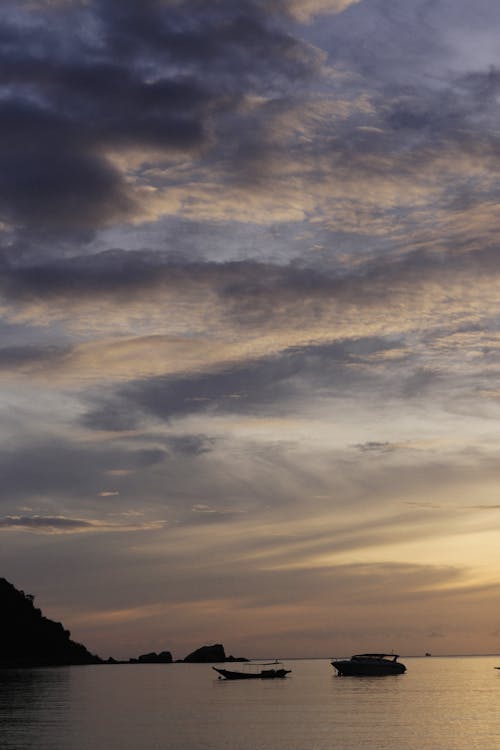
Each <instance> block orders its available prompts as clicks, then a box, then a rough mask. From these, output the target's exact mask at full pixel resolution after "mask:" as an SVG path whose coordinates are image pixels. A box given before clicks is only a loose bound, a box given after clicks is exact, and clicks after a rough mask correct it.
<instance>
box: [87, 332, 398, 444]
mask: <svg viewBox="0 0 500 750" xmlns="http://www.w3.org/2000/svg"><path fill="white" fill-rule="evenodd" d="M390 347H391V344H390V343H388V342H384V341H382V340H377V339H374V340H369V339H367V340H360V341H352V342H340V343H337V344H331V345H328V346H318V345H317V346H310V347H304V348H300V349H289V350H285V351H284V352H282V353H281V354H279V355H274V356H270V357H263V358H260V359H257V360H254V361H247V362H245V363H244V364H242V365H239V366H234V367H232V368H230V369H225V370H217V371H215V372H214V371H210V372H206V373H203V374H197V375H194V376H184V377H178V376H168V377H167V376H165V377H158V378H149V379H144V380H138V381H136V382H131V383H128V384H127V385H125V386H121V387H118V388H117V389H116V391H115V392H114V393H111V394H110V395H109V396H108V397H103V396H102V395H96V396H95V397H93V398H92V399H90V400H91V402H92V400H95V403H96V406H95V407H94V408H92V409H91V410H90V411H89V412H88V413H87V414H86V415H85V417H84V418H83V423H84V424H85V426H87V427H91V428H93V429H114V430H120V429H130V428H131V426H133V425H134V424H138V423H139V422H140V419H141V415H145V414H149V415H152V416H154V417H155V418H160V419H164V420H169V419H171V418H174V417H181V416H186V415H188V414H193V413H208V414H217V413H233V414H238V413H239V414H262V413H266V414H285V413H287V414H290V413H291V411H292V412H294V413H295V412H296V410H297V408H298V406H297V401H296V397H299V403H300V397H301V394H303V393H304V392H310V391H311V389H312V390H313V391H314V392H315V393H316V394H318V395H320V394H321V395H322V396H327V395H328V396H330V397H335V396H339V397H340V396H341V395H342V396H345V395H346V392H347V391H349V390H350V389H351V388H352V387H353V386H354V383H355V382H359V381H360V380H361V379H363V377H364V376H363V374H362V373H360V374H359V375H356V374H354V373H352V371H351V370H349V371H348V372H347V371H346V369H345V367H346V365H348V364H351V363H352V362H354V361H356V359H358V358H360V357H361V356H362V355H363V354H364V355H365V356H367V355H369V354H370V353H373V352H375V351H384V350H385V349H386V348H390ZM195 440H196V442H195V443H194V445H193V443H192V441H193V438H192V437H189V438H188V441H189V442H188V443H187V444H186V443H185V442H184V441H185V438H178V439H176V441H175V442H174V443H173V447H175V448H176V449H181V450H183V449H185V448H186V447H188V448H189V446H192V447H193V448H195V450H196V451H199V447H198V438H195ZM201 446H202V447H203V450H206V446H205V441H203V442H202V443H201ZM201 446H200V447H201Z"/></svg>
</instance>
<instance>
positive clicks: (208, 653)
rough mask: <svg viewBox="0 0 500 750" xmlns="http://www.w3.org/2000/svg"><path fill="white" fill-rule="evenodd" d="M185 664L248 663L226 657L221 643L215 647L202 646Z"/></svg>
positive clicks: (215, 644) (186, 659) (187, 658)
mask: <svg viewBox="0 0 500 750" xmlns="http://www.w3.org/2000/svg"><path fill="white" fill-rule="evenodd" d="M184 661H185V662H191V663H192V664H194V663H196V664H207V663H212V662H216V663H217V662H219V663H220V662H223V661H248V660H247V659H243V658H236V657H234V656H226V652H225V650H224V646H223V645H222V644H221V643H214V645H213V646H201V648H197V649H196V651H193V652H192V653H191V654H189V656H186V658H185V659H184Z"/></svg>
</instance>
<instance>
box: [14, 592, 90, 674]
mask: <svg viewBox="0 0 500 750" xmlns="http://www.w3.org/2000/svg"><path fill="white" fill-rule="evenodd" d="M70 635H71V634H70V632H69V630H65V629H64V628H63V626H62V625H61V623H60V622H54V621H53V620H49V619H48V618H47V617H44V616H43V615H42V613H41V611H40V610H39V609H36V608H35V606H34V605H33V596H31V595H30V594H25V593H24V591H18V589H16V588H15V587H14V586H13V585H12V584H11V583H9V582H8V581H6V580H5V578H0V667H41V666H59V665H68V664H100V663H102V660H101V659H100V658H99V657H98V656H94V655H93V654H91V653H90V652H89V651H87V649H86V648H85V646H82V645H81V644H80V643H75V642H74V641H72V640H71V639H70Z"/></svg>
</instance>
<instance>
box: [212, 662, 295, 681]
mask: <svg viewBox="0 0 500 750" xmlns="http://www.w3.org/2000/svg"><path fill="white" fill-rule="evenodd" d="M259 667H260V669H259ZM212 669H214V670H215V671H216V672H218V673H219V675H220V676H219V680H220V679H221V677H224V678H225V679H226V680H275V679H283V677H286V676H287V674H290V672H291V671H292V670H291V669H285V668H284V667H283V665H282V663H281V662H280V661H272V662H266V663H264V664H257V663H251V662H249V663H248V664H246V665H245V668H244V669H243V670H241V671H236V670H233V669H221V668H220V667H212Z"/></svg>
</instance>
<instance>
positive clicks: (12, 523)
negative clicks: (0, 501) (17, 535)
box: [0, 516, 93, 531]
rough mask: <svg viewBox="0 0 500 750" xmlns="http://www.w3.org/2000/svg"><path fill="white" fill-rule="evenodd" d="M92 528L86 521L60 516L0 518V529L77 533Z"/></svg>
mask: <svg viewBox="0 0 500 750" xmlns="http://www.w3.org/2000/svg"><path fill="white" fill-rule="evenodd" d="M92 526H93V524H92V523H90V522H88V521H82V520H81V519H74V518H64V517H62V516H4V517H3V518H0V529H27V530H30V529H31V530H47V531H50V530H54V531H55V530H58V529H59V530H62V531H77V530H79V529H88V528H92Z"/></svg>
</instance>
